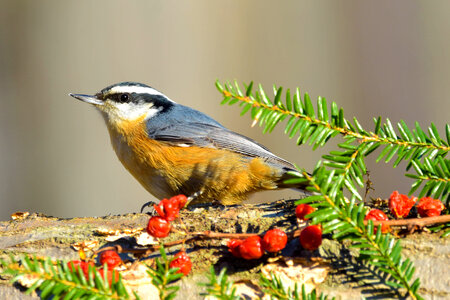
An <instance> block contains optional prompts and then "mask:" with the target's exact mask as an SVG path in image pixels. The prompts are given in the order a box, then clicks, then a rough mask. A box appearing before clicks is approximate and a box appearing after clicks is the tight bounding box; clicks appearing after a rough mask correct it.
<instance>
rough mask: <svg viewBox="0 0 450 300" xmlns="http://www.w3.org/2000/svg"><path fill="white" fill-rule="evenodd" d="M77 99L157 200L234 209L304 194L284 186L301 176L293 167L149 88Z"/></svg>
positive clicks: (127, 87)
mask: <svg viewBox="0 0 450 300" xmlns="http://www.w3.org/2000/svg"><path fill="white" fill-rule="evenodd" d="M70 96H72V97H75V98H77V99H79V100H81V101H84V102H87V103H90V104H92V105H94V106H95V107H96V108H97V109H98V110H99V111H100V112H101V114H102V116H103V118H104V119H105V122H106V126H107V127H108V131H109V134H110V137H111V143H112V146H113V148H114V151H115V152H116V154H117V156H118V157H119V159H120V161H121V162H122V164H123V165H124V166H125V168H126V169H127V170H128V171H129V172H130V173H131V174H132V175H133V176H134V177H135V178H136V179H137V180H138V181H139V182H140V183H141V184H142V186H143V187H144V188H145V189H146V190H147V191H149V192H150V193H151V194H152V195H154V196H155V197H157V198H158V199H163V198H169V197H172V196H174V195H178V194H184V195H187V196H193V195H195V199H194V201H193V202H196V203H206V202H213V201H219V202H220V203H222V204H225V205H228V204H237V203H241V202H242V201H243V200H246V199H247V197H248V196H249V194H251V193H254V192H257V191H262V190H273V189H278V188H302V187H301V186H291V185H288V184H284V183H283V181H284V180H286V179H288V178H290V176H289V175H288V174H287V172H288V171H294V170H295V167H294V166H293V165H292V164H291V163H290V162H288V161H286V160H284V159H282V158H280V157H278V156H276V155H274V154H273V153H271V152H270V151H269V150H268V149H267V148H265V147H264V146H262V145H260V144H258V143H257V142H255V141H253V140H251V139H249V138H247V137H245V136H243V135H240V134H238V133H235V132H233V131H231V130H228V129H226V128H225V127H223V126H222V125H220V124H219V123H218V122H216V121H215V120H213V119H212V118H210V117H209V116H207V115H205V114H203V113H201V112H199V111H197V110H195V109H192V108H189V107H186V106H184V105H180V104H177V103H175V102H174V101H172V100H170V99H169V98H168V97H166V96H165V95H163V94H162V93H160V92H158V91H157V90H155V89H153V88H151V87H149V86H147V85H144V84H141V83H135V82H123V83H118V84H114V85H111V86H109V87H107V88H105V89H103V90H102V91H101V92H99V93H97V94H95V95H92V96H91V95H82V94H70Z"/></svg>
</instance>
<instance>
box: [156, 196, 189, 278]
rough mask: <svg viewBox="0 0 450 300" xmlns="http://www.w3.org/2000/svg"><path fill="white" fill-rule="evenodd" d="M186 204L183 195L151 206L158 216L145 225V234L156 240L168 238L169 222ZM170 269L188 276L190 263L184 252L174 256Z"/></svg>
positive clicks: (177, 215) (176, 216)
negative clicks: (175, 269)
mask: <svg viewBox="0 0 450 300" xmlns="http://www.w3.org/2000/svg"><path fill="white" fill-rule="evenodd" d="M186 203H187V197H186V196H185V195H177V196H173V197H172V198H170V199H163V200H161V201H160V202H159V203H158V204H155V205H153V207H154V208H155V211H156V212H157V213H158V215H159V216H153V217H151V218H150V220H149V221H148V224H147V233H148V234H150V235H151V236H153V237H156V238H163V237H166V236H168V235H169V233H170V230H171V225H170V222H172V221H174V220H175V219H176V218H178V217H179V216H180V209H182V208H183V207H184V206H185V205H186ZM170 267H171V268H179V270H178V272H177V273H183V274H184V275H188V274H189V272H190V271H191V268H192V262H191V259H190V258H189V256H188V255H187V254H186V252H185V251H183V250H182V251H180V252H178V253H177V254H176V255H175V258H174V260H172V262H171V263H170Z"/></svg>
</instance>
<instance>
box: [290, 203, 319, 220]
mask: <svg viewBox="0 0 450 300" xmlns="http://www.w3.org/2000/svg"><path fill="white" fill-rule="evenodd" d="M313 211H315V209H314V207H312V206H311V205H309V204H299V205H297V207H296V208H295V215H296V216H297V218H299V219H301V220H307V219H309V218H305V216H306V215H307V214H310V213H312V212H313Z"/></svg>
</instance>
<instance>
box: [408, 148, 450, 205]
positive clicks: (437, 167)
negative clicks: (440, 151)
mask: <svg viewBox="0 0 450 300" xmlns="http://www.w3.org/2000/svg"><path fill="white" fill-rule="evenodd" d="M411 164H412V166H413V168H414V170H415V171H416V174H406V176H407V177H410V178H413V179H416V181H415V182H414V183H413V185H412V187H411V191H410V194H412V193H413V192H414V191H416V190H417V189H418V188H419V186H420V185H421V184H422V183H423V182H426V183H425V185H424V187H423V188H422V191H421V192H420V194H419V197H423V196H430V197H433V198H436V199H442V200H443V201H444V202H446V203H447V204H450V161H449V160H448V159H444V158H443V157H442V156H437V157H436V158H435V159H434V160H431V159H429V158H428V157H425V158H424V162H423V163H422V162H420V161H417V160H413V161H412V162H411ZM445 199H446V200H445Z"/></svg>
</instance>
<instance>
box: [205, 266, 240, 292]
mask: <svg viewBox="0 0 450 300" xmlns="http://www.w3.org/2000/svg"><path fill="white" fill-rule="evenodd" d="M209 270H210V272H209V275H208V279H209V282H206V283H199V285H200V286H204V287H206V293H202V294H200V295H201V296H213V297H214V298H217V299H220V300H239V299H243V297H241V296H239V295H236V288H235V287H233V282H232V281H230V280H229V278H228V275H227V273H226V272H227V269H226V268H223V269H222V270H220V273H219V275H216V272H215V271H214V267H213V266H211V267H210V269H209Z"/></svg>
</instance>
